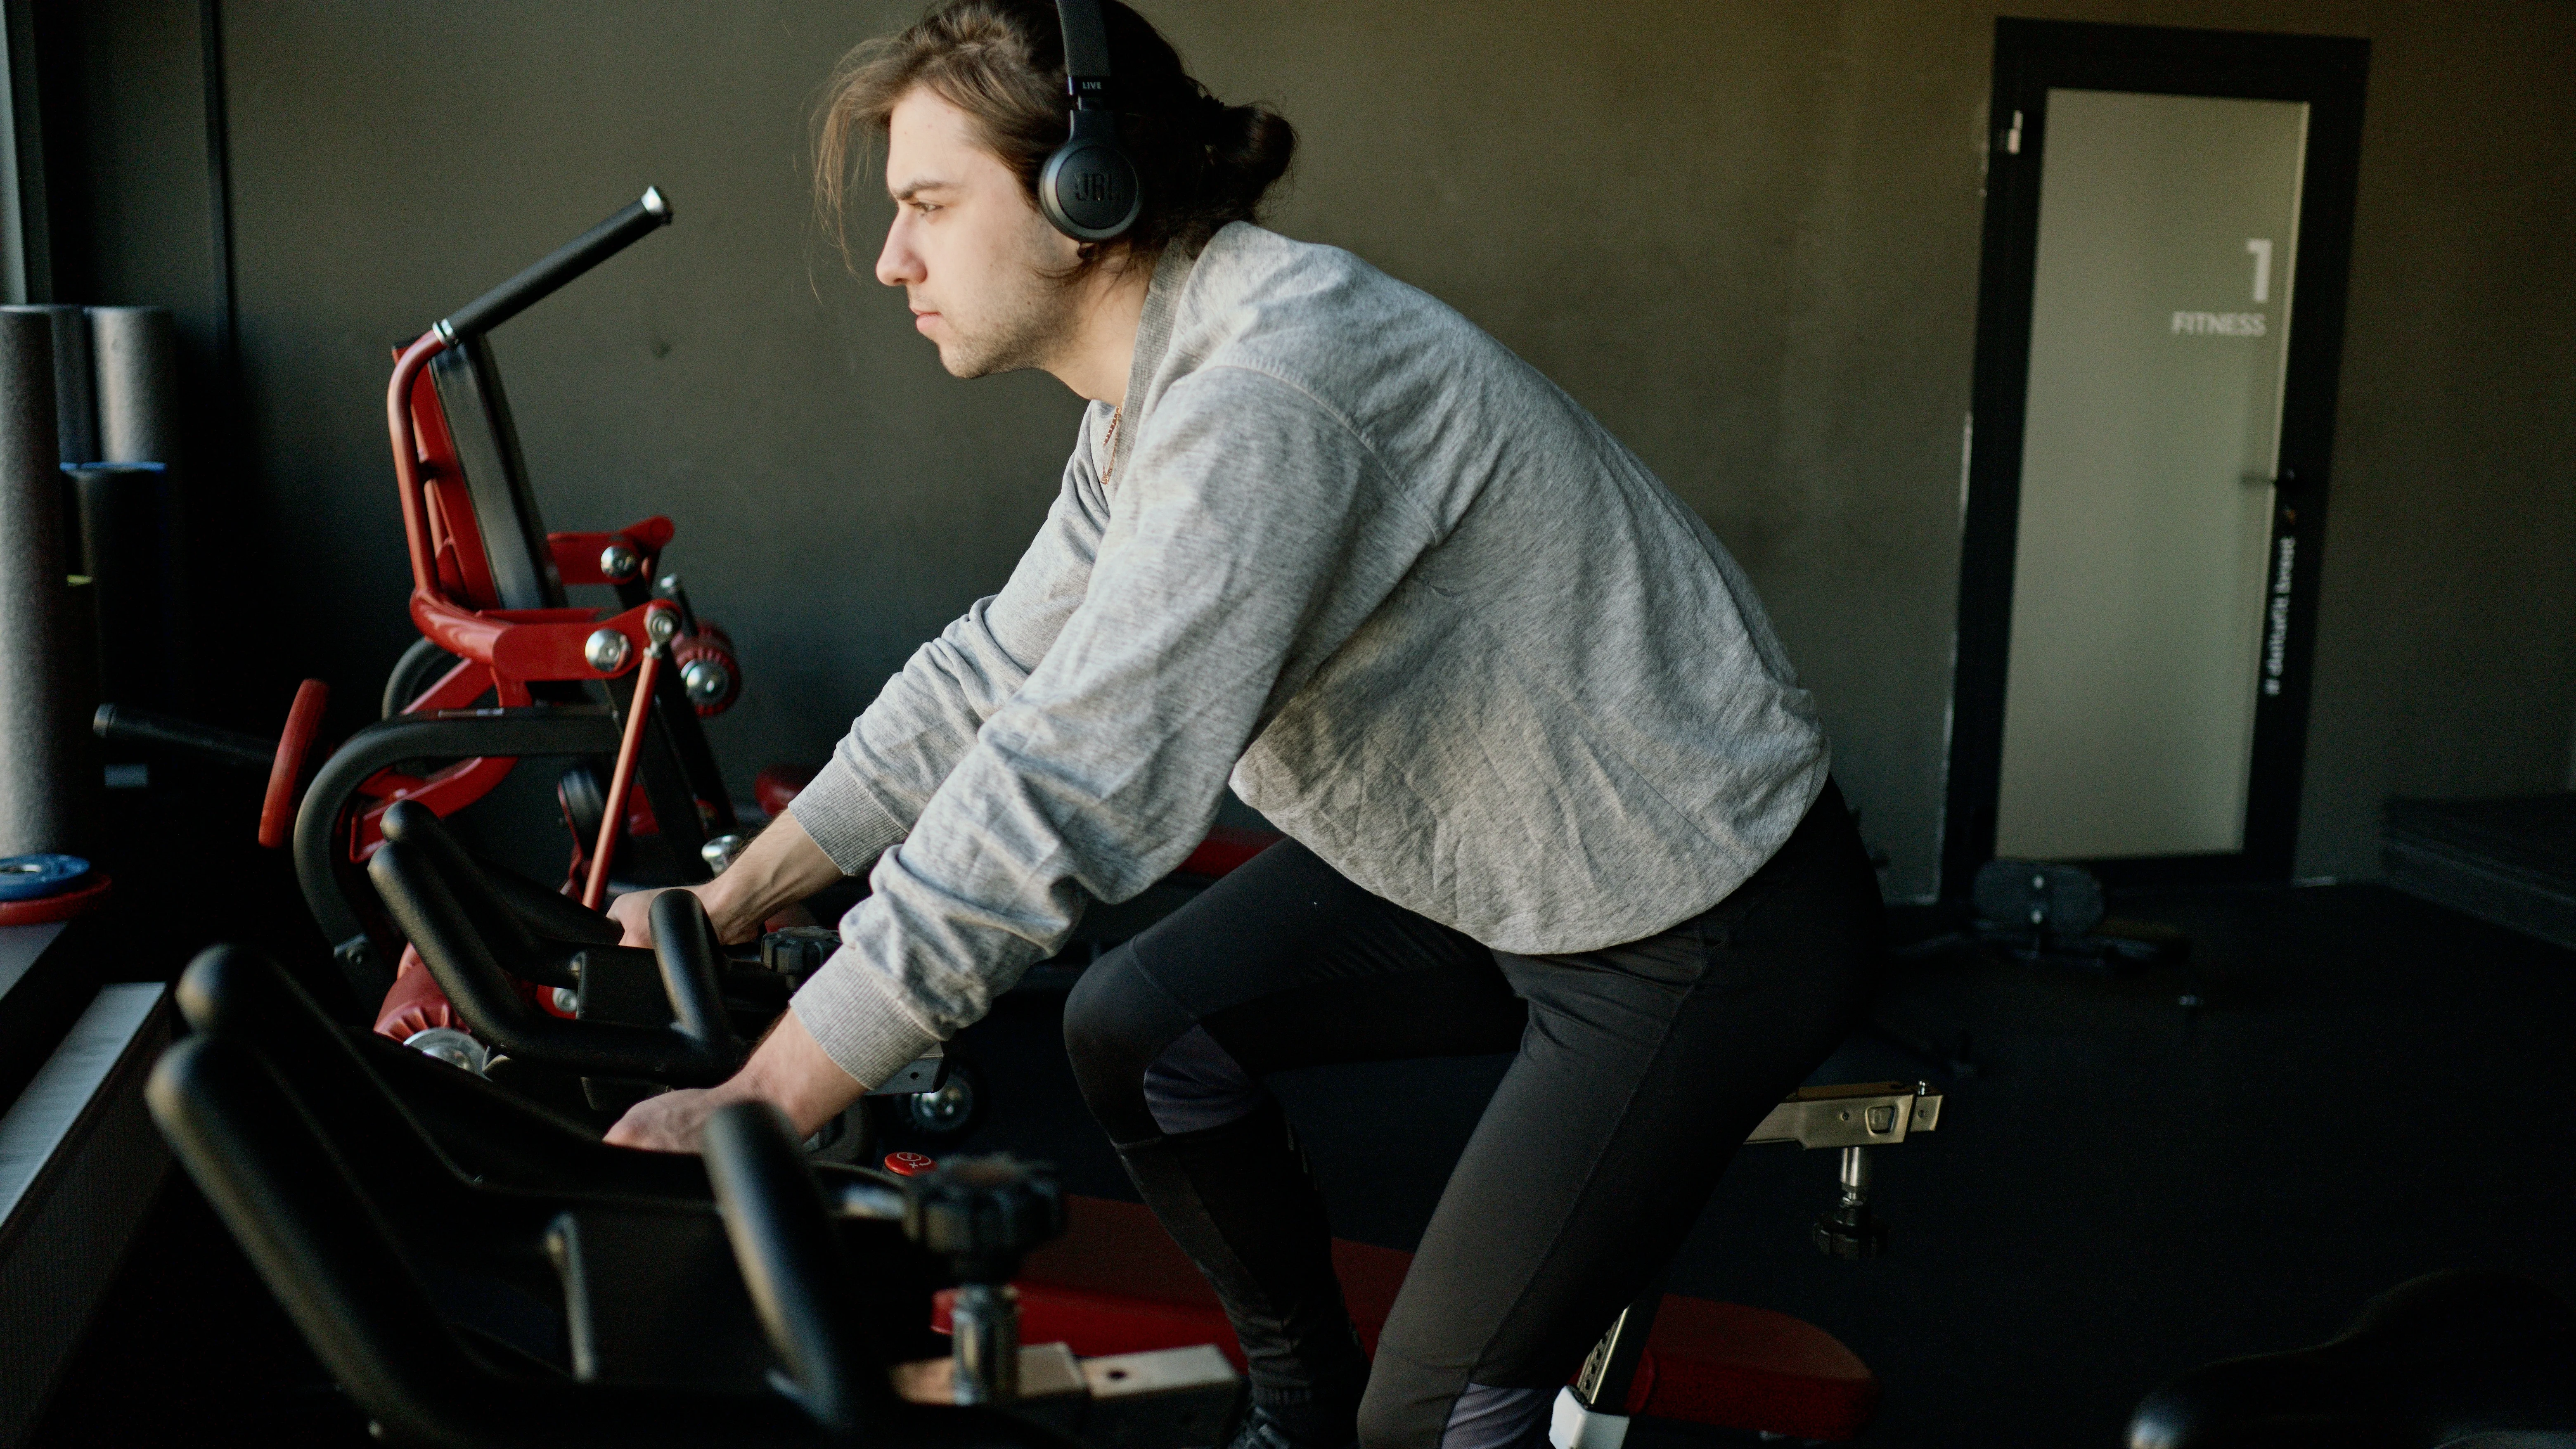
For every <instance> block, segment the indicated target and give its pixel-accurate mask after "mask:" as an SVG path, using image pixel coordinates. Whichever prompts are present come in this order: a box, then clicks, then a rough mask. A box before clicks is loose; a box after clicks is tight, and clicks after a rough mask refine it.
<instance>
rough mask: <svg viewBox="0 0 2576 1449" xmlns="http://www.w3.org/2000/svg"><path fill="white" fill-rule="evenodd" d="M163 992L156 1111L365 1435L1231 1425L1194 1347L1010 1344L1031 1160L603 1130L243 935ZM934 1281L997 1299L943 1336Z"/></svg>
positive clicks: (499, 1440)
mask: <svg viewBox="0 0 2576 1449" xmlns="http://www.w3.org/2000/svg"><path fill="white" fill-rule="evenodd" d="M180 1003H181V1009H182V1011H183V1012H184V1013H185V1014H186V1015H187V1017H188V1019H189V1022H190V1024H191V1025H192V1026H194V1027H196V1029H197V1033H198V1034H197V1035H196V1036H194V1037H191V1038H190V1039H188V1040H186V1041H183V1042H181V1043H179V1044H178V1045H177V1046H174V1047H172V1048H171V1049H170V1050H169V1052H167V1053H166V1054H165V1055H164V1056H163V1058H162V1060H161V1062H160V1063H159V1065H158V1066H156V1068H155V1069H154V1072H153V1076H152V1082H151V1086H150V1088H149V1092H148V1098H149V1101H150V1104H151V1107H152V1111H153V1115H154V1118H155V1120H156V1121H157V1122H158V1123H159V1125H160V1126H161V1129H162V1132H163V1134H164V1135H165V1136H166V1137H167V1138H168V1139H169V1140H170V1142H171V1145H172V1147H173V1148H174V1149H175V1150H176V1152H177V1154H178V1156H179V1158H180V1160H181V1162H182V1164H183V1165H184V1166H185V1167H186V1168H187V1170H188V1172H189V1173H190V1175H191V1176H192V1177H193V1178H195V1180H196V1181H197V1183H198V1184H199V1186H200V1187H201V1188H203V1190H204V1191H205V1193H206V1196H207V1198H208V1200H209V1201H210V1202H212V1203H213V1205H214V1207H215V1209H216V1212H217V1214H218V1215H219V1216H220V1217H221V1218H222V1219H223V1221H224V1222H225V1224H226V1226H227V1227H228V1228H229V1229H230V1230H231V1231H232V1232H233V1234H234V1236H235V1237H236V1238H237V1239H238V1240H239V1241H240V1242H241V1244H242V1246H243V1247H244V1249H245V1250H246V1251H247V1252H248V1254H249V1256H250V1258H251V1260H252V1262H253V1264H254V1265H255V1266H256V1267H257V1269H258V1270H259V1272H260V1273H261V1275H262V1277H263V1278H264V1279H265V1280H266V1281H267V1283H268V1285H269V1287H270V1288H271V1289H272V1291H274V1292H275V1293H276V1294H277V1296H278V1298H279V1300H280V1302H282V1303H283V1304H284V1305H285V1306H286V1308H287V1310H288V1312H289V1314H290V1315H291V1316H292V1317H293V1318H294V1320H295V1321H296V1324H297V1326H298V1327H299V1328H300V1329H301V1330H302V1332H303V1334H304V1336H305V1338H306V1340H307V1342H308V1343H310V1344H311V1346H312V1347H313V1349H314V1351H315V1353H316V1354H317V1355H318V1356H319V1357H320V1358H321V1360H322V1361H323V1363H324V1364H325V1366H326V1367H327V1368H329V1370H330V1371H331V1372H332V1375H333V1377H334V1378H335V1379H336V1380H337V1381H338V1382H339V1383H340V1384H341V1385H342V1386H343V1387H344V1390H345V1391H346V1392H347V1393H349V1395H350V1396H351V1397H352V1398H353V1399H354V1400H356V1402H357V1403H358V1405H359V1407H360V1408H361V1409H362V1410H364V1411H365V1412H366V1413H367V1414H368V1415H369V1416H370V1417H371V1418H372V1419H374V1420H375V1421H376V1423H377V1424H378V1425H379V1426H380V1428H379V1430H378V1432H379V1433H380V1434H382V1435H384V1436H385V1437H388V1438H391V1439H395V1440H399V1441H404V1442H439V1443H475V1444H488V1445H499V1446H515V1445H529V1446H536V1445H545V1446H549V1449H552V1446H559V1445H572V1446H581V1445H597V1446H603V1449H605V1446H611V1445H615V1446H620V1449H627V1446H646V1449H649V1446H660V1445H667V1446H673V1449H677V1446H680V1445H696V1444H703V1443H718V1442H721V1443H726V1444H737V1445H753V1446H767V1445H782V1446H783V1445H825V1444H871V1445H886V1444H906V1445H912V1444H918V1445H936V1446H951V1449H966V1446H983V1445H990V1446H995V1449H1003V1446H1008V1449H1055V1446H1060V1445H1063V1444H1064V1443H1066V1442H1067V1437H1066V1436H1068V1435H1070V1436H1076V1437H1077V1439H1078V1441H1080V1442H1091V1443H1098V1444H1101V1445H1103V1446H1111V1445H1115V1446H1120V1449H1180V1446H1182V1445H1185V1444H1207V1443H1222V1442H1224V1434H1225V1430H1226V1428H1227V1424H1228V1422H1229V1421H1230V1419H1231V1417H1232V1414H1233V1411H1234V1409H1235V1407H1236V1404H1237V1402H1238V1400H1239V1398H1240V1396H1241V1384H1240V1380H1239V1379H1237V1378H1236V1377H1235V1375H1234V1374H1233V1373H1232V1372H1231V1370H1230V1369H1228V1368H1227V1367H1226V1365H1225V1364H1224V1361H1223V1359H1222V1358H1221V1357H1220V1356H1219V1355H1218V1354H1217V1352H1216V1350H1215V1349H1213V1348H1210V1347H1206V1346H1199V1347H1196V1348H1194V1349H1184V1350H1181V1351H1179V1352H1177V1353H1157V1354H1145V1355H1137V1356H1131V1357H1128V1358H1125V1359H1122V1360H1118V1361H1113V1362H1108V1363H1089V1364H1085V1363H1080V1362H1077V1361H1075V1360H1074V1359H1073V1358H1072V1357H1071V1355H1070V1354H1069V1353H1067V1352H1066V1351H1065V1350H1064V1349H1063V1348H1062V1347H1060V1346H1041V1347H1039V1348H1035V1349H1022V1348H1020V1347H1019V1346H1018V1338H1019V1321H1018V1314H1017V1312H1016V1309H1015V1305H1014V1303H1013V1300H1012V1297H1011V1295H1010V1294H1009V1293H1008V1292H1007V1291H1006V1290H1005V1289H1003V1288H1002V1286H1001V1285H1002V1284H1003V1283H1005V1282H1006V1281H1007V1280H1008V1279H1009V1278H1010V1277H1012V1276H1013V1275H1014V1273H1015V1272H1016V1271H1017V1269H1018V1267H1019V1264H1020V1261H1021V1259H1022V1257H1023V1255H1024V1254H1026V1253H1027V1252H1028V1251H1029V1250H1030V1249H1031V1248H1033V1247H1035V1246H1036V1245H1038V1244H1040V1243H1042V1242H1044V1241H1046V1240H1047V1239H1049V1238H1051V1237H1053V1236H1055V1235H1056V1234H1057V1233H1058V1232H1060V1231H1061V1230H1062V1224H1063V1209H1062V1199H1061V1196H1060V1194H1059V1193H1058V1192H1057V1190H1056V1188H1055V1186H1054V1183H1053V1181H1052V1179H1051V1178H1049V1177H1048V1176H1047V1175H1046V1174H1045V1173H1044V1172H1043V1170H1040V1169H1033V1168H1028V1167H1024V1166H1021V1165H1020V1164H1017V1163H1013V1162H1011V1161H1009V1160H1008V1159H987V1160H983V1161H977V1162H958V1163H953V1164H950V1165H949V1166H948V1167H947V1168H945V1169H943V1170H938V1171H932V1172H926V1173H923V1174H921V1175H919V1176H916V1177H911V1178H905V1177H899V1176H896V1175H894V1174H890V1173H883V1172H873V1171H867V1170H861V1169H852V1168H822V1169H817V1168H815V1167H812V1166H811V1165H809V1164H808V1163H806V1162H804V1161H803V1160H801V1159H800V1157H799V1155H798V1153H797V1151H796V1148H795V1144H794V1143H793V1142H792V1141H790V1140H789V1139H788V1137H787V1134H786V1131H785V1128H784V1124H783V1123H782V1122H781V1121H780V1120H779V1119H778V1118H777V1117H776V1115H775V1114H774V1113H773V1112H771V1111H770V1109H768V1108H766V1107H764V1106H760V1105H757V1104H745V1105H742V1106H737V1107H733V1108H728V1109H726V1110H724V1111H723V1112H720V1113H718V1114H717V1115H716V1117H715V1118H714V1119H713V1120H712V1121H711V1122H710V1124H709V1127H708V1130H707V1133H706V1136H705V1138H704V1141H703V1148H704V1155H703V1157H702V1158H699V1159H691V1158H685V1157H672V1156H663V1155H660V1154H654V1153H642V1152H631V1151H624V1150H621V1149H617V1148H610V1147H605V1146H603V1145H601V1144H600V1143H599V1142H597V1141H596V1140H595V1139H591V1138H589V1137H588V1136H587V1135H586V1134H583V1133H580V1132H578V1131H576V1130H573V1129H571V1128H569V1127H566V1126H563V1125H561V1124H559V1123H556V1122H553V1121H551V1120H549V1119H548V1118H547V1117H546V1116H545V1114H543V1113H542V1112H535V1111H533V1110H532V1109H530V1108H528V1107H526V1106H525V1105H524V1104H522V1103H519V1102H517V1101H515V1100H513V1099H511V1098H510V1097H509V1096H508V1095H507V1094H505V1093H501V1092H498V1091H496V1090H494V1089H492V1088H490V1087H488V1086H486V1085H485V1084H483V1083H480V1082H476V1081H474V1079H472V1078H471V1077H469V1076H467V1075H465V1074H463V1073H460V1072H456V1071H454V1070H452V1069H451V1068H449V1067H446V1066H443V1065H440V1064H438V1063H435V1062H432V1061H431V1060H429V1059H428V1058H426V1057H424V1056H421V1055H420V1054H418V1053H415V1052H411V1051H407V1050H404V1049H402V1048H398V1047H393V1046H391V1045H390V1044H386V1043H383V1042H381V1041H379V1040H376V1039H374V1038H372V1037H370V1036H368V1035H366V1034H363V1033H357V1032H352V1031H349V1030H347V1029H345V1028H340V1027H337V1026H334V1025H333V1024H331V1023H330V1022H329V1021H328V1020H327V1019H326V1018H324V1017H323V1016H322V1014H321V1012H320V1010H319V1008H317V1007H315V1006H314V1005H313V1004H312V1002H311V1001H310V999H309V998H306V997H304V996H303V995H302V993H301V992H300V991H299V990H298V988H296V987H295V986H294V985H293V984H292V983H291V982H289V981H287V980H286V978H285V976H284V975H283V973H281V972H279V971H278V970H277V969H276V968H275V967H274V966H273V965H272V964H270V963H268V962H266V961H265V960H262V959H260V958H258V957H256V956H255V955H253V954H252V953H249V952H247V951H243V950H240V949H238V948H231V947H216V948H214V949H212V950H209V951H207V952H205V953H203V954H202V955H200V956H199V957H198V959H197V960H196V961H195V962H194V963H192V964H191V966H190V967H189V969H188V971H187V973H186V975H185V976H184V977H183V979H182V982H181V987H180ZM317 1037H318V1038H320V1039H319V1040H316V1039H315V1038H317ZM423 1102H429V1103H431V1104H433V1106H434V1107H435V1109H436V1110H435V1113H434V1115H435V1117H436V1119H437V1120H438V1121H439V1122H440V1123H441V1127H440V1128H439V1129H435V1130H433V1129H426V1128H424V1126H423V1125H422V1120H421V1117H420V1115H419V1114H418V1113H417V1112H416V1111H415V1107H416V1104H419V1103H423ZM942 1282H954V1283H956V1284H958V1285H959V1290H960V1294H961V1296H964V1297H967V1298H968V1299H970V1300H972V1301H975V1302H978V1303H980V1304H982V1305H983V1306H985V1307H987V1308H989V1309H990V1310H991V1312H990V1313H989V1315H988V1317H987V1318H986V1319H984V1320H981V1321H979V1322H977V1323H975V1324H972V1325H969V1327H970V1329H971V1331H967V1332H960V1333H958V1334H957V1335H955V1336H954V1338H953V1340H952V1342H951V1344H950V1345H949V1346H948V1348H947V1352H946V1353H945V1354H944V1356H939V1346H938V1340H937V1339H936V1338H935V1337H934V1336H932V1335H931V1334H930V1333H929V1332H928V1326H929V1319H930V1291H931V1289H932V1288H933V1287H935V1286H937V1285H938V1284H939V1283H942Z"/></svg>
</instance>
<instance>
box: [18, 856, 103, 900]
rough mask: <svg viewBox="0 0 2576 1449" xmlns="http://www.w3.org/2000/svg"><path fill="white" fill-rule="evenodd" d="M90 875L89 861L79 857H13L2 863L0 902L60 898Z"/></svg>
mask: <svg viewBox="0 0 2576 1449" xmlns="http://www.w3.org/2000/svg"><path fill="white" fill-rule="evenodd" d="M88 874H89V862H88V861H86V860H83V859H81V858H80V857H79V856H77V855H13V856H10V857H8V858H7V859H5V860H0V901H32V900H40V899H42V898H44V897H46V896H58V895H61V894H62V893H63V892H65V891H67V890H70V889H72V888H73V887H74V886H77V885H79V884H80V883H81V879H82V878H83V877H84V876H87V875H88Z"/></svg>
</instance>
